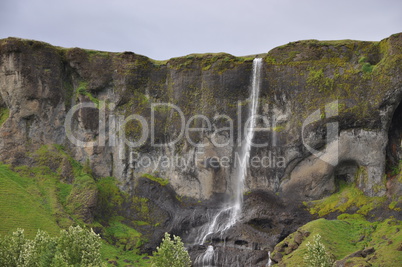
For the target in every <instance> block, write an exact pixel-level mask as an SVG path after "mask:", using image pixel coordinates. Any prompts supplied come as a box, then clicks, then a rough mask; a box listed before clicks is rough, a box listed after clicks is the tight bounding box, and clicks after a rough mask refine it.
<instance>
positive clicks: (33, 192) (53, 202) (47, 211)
mask: <svg viewBox="0 0 402 267" xmlns="http://www.w3.org/2000/svg"><path fill="white" fill-rule="evenodd" d="M48 178H49V177H46V178H43V177H36V178H35V179H32V178H28V177H23V176H21V175H19V174H18V173H16V172H13V171H11V170H10V169H9V168H8V166H6V165H3V164H1V165H0V214H1V215H0V217H1V223H0V234H1V235H4V234H9V233H11V232H12V231H13V230H15V229H16V228H17V227H18V228H23V229H25V234H26V235H27V236H29V237H34V236H35V234H36V232H37V230H38V229H41V230H45V231H47V232H49V233H51V234H58V233H59V231H60V227H59V226H58V224H57V222H56V219H55V216H54V214H55V213H57V207H56V206H57V199H56V186H55V185H56V181H55V179H48Z"/></svg>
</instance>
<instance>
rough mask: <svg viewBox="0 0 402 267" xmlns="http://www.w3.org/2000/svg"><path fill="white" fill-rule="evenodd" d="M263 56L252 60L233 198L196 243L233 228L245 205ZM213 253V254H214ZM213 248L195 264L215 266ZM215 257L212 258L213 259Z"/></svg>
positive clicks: (206, 227)
mask: <svg viewBox="0 0 402 267" xmlns="http://www.w3.org/2000/svg"><path fill="white" fill-rule="evenodd" d="M261 67H262V59H261V58H255V59H254V61H253V73H252V80H251V94H250V97H249V105H248V106H249V110H248V114H249V118H248V120H247V122H246V124H245V127H247V128H248V130H247V133H246V136H245V138H244V140H243V141H242V143H241V148H240V152H239V153H238V154H237V153H236V156H235V159H234V164H235V165H234V172H233V179H232V193H233V198H232V199H231V201H230V202H229V203H227V205H225V206H224V207H223V208H222V209H221V210H220V211H219V212H218V213H217V214H215V215H214V216H213V218H212V220H210V222H209V223H208V224H206V225H204V226H203V227H201V229H200V231H199V233H198V236H197V238H196V240H195V243H196V244H201V245H202V244H204V243H205V241H206V239H207V238H208V237H209V236H210V235H212V234H218V233H220V234H221V235H222V234H223V233H224V232H225V231H226V230H228V229H230V228H231V227H232V226H233V225H234V224H235V223H236V222H237V220H238V219H239V215H240V214H241V211H242V206H243V191H244V181H245V178H246V176H247V167H248V161H249V157H250V150H251V147H252V139H253V137H254V128H255V126H256V116H257V110H258V96H259V92H260V81H261ZM239 127H240V126H239ZM211 253H212V256H211ZM213 253H214V248H213V247H212V246H208V249H207V250H206V252H204V253H203V254H201V255H199V256H198V257H197V259H196V261H195V265H196V266H213V264H212V263H213ZM211 261H212V262H211Z"/></svg>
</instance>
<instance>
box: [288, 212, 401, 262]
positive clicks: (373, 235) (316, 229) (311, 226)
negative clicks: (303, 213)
mask: <svg viewBox="0 0 402 267" xmlns="http://www.w3.org/2000/svg"><path fill="white" fill-rule="evenodd" d="M339 219H340V220H326V219H318V220H315V221H312V222H310V223H308V224H306V225H304V226H302V227H301V228H300V230H302V231H308V232H310V235H309V236H308V237H307V238H306V239H305V240H304V241H303V243H302V244H301V245H300V247H299V248H298V249H297V250H295V251H293V252H292V253H290V254H289V255H286V256H285V257H284V259H283V261H282V263H283V264H286V265H287V266H300V263H302V262H303V255H304V254H305V253H306V244H307V242H312V239H313V236H314V235H316V234H320V235H321V236H322V240H321V241H322V242H323V244H324V245H325V247H326V248H327V251H329V252H330V253H331V254H332V255H333V256H334V257H335V258H336V260H340V259H343V258H344V257H346V256H348V255H350V254H352V253H354V252H356V251H359V250H363V249H365V248H369V247H374V249H375V250H376V251H375V253H374V254H372V255H369V256H368V257H367V258H366V259H364V260H365V261H367V262H368V263H370V264H372V266H401V265H400V264H401V263H402V252H401V251H398V250H397V249H398V248H399V247H400V246H401V244H402V232H401V231H400V229H401V227H402V223H401V222H400V221H396V220H393V219H387V220H385V221H383V222H373V223H371V222H368V221H366V220H365V219H364V218H362V217H359V216H354V215H352V216H348V215H341V216H340V217H339ZM292 238H293V234H292V235H291V236H289V237H288V238H287V239H292ZM283 242H286V239H285V240H284V241H283ZM361 260H362V259H361V258H360V259H358V258H352V259H350V260H348V262H349V263H350V264H352V263H355V264H357V262H359V261H361ZM301 266H303V265H301ZM350 266H354V265H350Z"/></svg>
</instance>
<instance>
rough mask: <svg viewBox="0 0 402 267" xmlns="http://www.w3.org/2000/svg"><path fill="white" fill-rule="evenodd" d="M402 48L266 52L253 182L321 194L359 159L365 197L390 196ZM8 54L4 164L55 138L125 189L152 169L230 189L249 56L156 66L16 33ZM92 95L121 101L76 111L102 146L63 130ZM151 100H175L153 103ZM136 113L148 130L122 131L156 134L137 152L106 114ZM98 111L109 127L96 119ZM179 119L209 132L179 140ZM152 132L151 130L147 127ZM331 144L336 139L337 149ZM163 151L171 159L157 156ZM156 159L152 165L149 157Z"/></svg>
mask: <svg viewBox="0 0 402 267" xmlns="http://www.w3.org/2000/svg"><path fill="white" fill-rule="evenodd" d="M400 47H401V35H394V36H391V37H390V38H387V39H384V40H383V41H381V42H376V43H374V42H357V41H339V42H319V41H315V40H311V41H303V42H295V43H289V44H288V45H285V46H282V47H278V48H276V49H274V50H272V51H270V52H269V53H268V54H267V55H266V56H265V57H264V61H265V62H264V67H263V80H262V87H261V88H262V92H261V96H260V105H259V114H261V115H262V116H263V117H264V119H263V120H261V121H260V126H261V128H264V130H262V131H260V132H259V133H258V134H257V135H256V140H261V141H260V142H256V143H260V144H264V145H263V147H261V148H256V149H254V150H253V151H252V153H251V157H253V156H256V155H258V156H260V158H261V159H262V158H263V157H264V156H266V157H267V158H265V162H264V163H265V164H264V166H262V164H260V166H257V165H255V168H253V167H251V172H250V173H249V175H248V177H247V181H246V187H247V189H256V188H259V189H261V188H264V189H267V190H273V191H275V192H277V191H283V192H284V193H286V192H287V191H292V190H293V189H292V188H298V189H297V190H296V191H302V192H303V194H304V195H305V196H308V197H320V196H322V195H323V194H325V193H331V192H333V191H334V190H335V187H334V181H335V180H336V177H334V174H337V173H338V172H339V171H341V172H342V171H343V170H344V169H345V168H343V167H342V166H343V165H345V166H349V165H353V166H355V167H358V168H363V169H364V172H362V173H364V175H360V177H359V178H358V179H359V180H358V181H357V183H358V184H359V186H360V187H361V188H362V189H363V190H364V191H365V192H366V193H367V194H369V195H375V194H380V195H381V194H383V193H384V192H385V186H384V181H383V175H384V168H385V158H386V157H385V147H386V145H387V132H388V128H389V125H390V121H391V118H392V114H393V111H394V110H395V109H396V107H397V105H398V104H399V100H400V98H401V96H400V82H401V74H400V73H401V72H400V64H399V63H400V62H401V48H400ZM0 52H1V61H0V63H1V67H0V69H1V74H0V85H1V91H0V93H1V99H0V104H1V106H2V107H3V108H7V109H9V117H8V119H7V120H6V121H5V122H4V124H3V125H2V128H1V134H2V138H1V144H0V150H1V160H2V161H8V162H13V163H15V164H19V163H23V162H24V161H26V160H28V159H27V158H26V157H25V156H24V155H25V154H26V151H27V149H28V150H33V149H37V148H38V146H40V145H42V144H48V143H56V144H63V145H65V146H66V147H68V148H69V150H70V151H71V153H72V155H73V156H74V157H75V158H76V159H77V160H79V161H81V162H85V161H86V159H89V161H90V163H91V167H93V169H94V172H95V174H96V175H97V176H111V175H114V176H116V177H118V178H119V179H120V180H121V181H122V182H123V187H124V188H125V189H128V187H125V185H129V184H130V183H131V182H132V181H133V180H135V179H136V177H139V176H140V175H142V174H144V173H151V174H152V173H153V174H157V175H158V176H160V177H163V178H167V179H169V180H170V181H171V183H172V185H173V187H174V188H175V190H176V192H177V193H178V194H180V195H185V196H190V197H194V198H209V197H210V196H211V194H213V193H224V192H227V189H228V187H230V173H231V168H232V167H231V166H229V165H233V164H232V163H233V162H234V161H235V160H236V158H235V156H236V153H235V152H236V149H238V144H239V138H241V136H240V135H241V133H242V130H243V127H244V124H245V122H246V120H247V116H248V114H247V109H246V108H245V106H246V104H247V98H248V96H249V86H250V77H251V59H250V58H236V57H233V56H231V55H227V54H217V55H189V56H186V57H182V58H176V59H171V60H169V61H167V62H156V61H153V60H150V59H148V58H146V57H143V56H140V55H136V54H133V53H130V52H125V53H115V54H114V53H107V52H98V51H89V50H82V49H79V48H73V49H64V48H58V47H53V46H50V45H48V44H45V43H40V42H35V41H27V40H20V39H14V38H8V39H4V40H2V41H1V46H0ZM88 101H89V102H91V101H92V102H94V103H96V104H97V105H98V104H99V101H101V102H102V101H105V102H106V103H107V104H106V105H108V104H110V103H113V104H115V106H114V107H112V108H113V109H111V108H110V106H107V107H106V108H105V112H104V114H103V115H102V114H101V113H102V112H101V113H99V112H98V111H97V110H96V109H94V108H81V109H80V110H79V111H77V112H76V114H75V115H74V116H73V119H71V121H72V131H73V136H75V137H76V138H77V139H79V140H81V141H88V140H91V141H92V140H95V141H98V142H99V136H101V137H102V133H103V132H105V141H104V142H103V143H104V144H102V141H100V143H98V144H99V145H97V146H93V147H79V146H75V145H73V144H71V142H70V141H69V139H68V138H67V137H66V130H65V127H64V123H65V118H66V114H67V112H68V111H69V110H70V108H71V107H72V106H74V105H76V104H78V103H83V102H88ZM334 101H337V102H334ZM155 103H170V104H174V105H175V106H176V108H174V107H173V108H172V107H171V106H167V105H161V106H157V107H153V108H151V105H152V104H155ZM98 107H99V106H98ZM100 108H102V107H100ZM178 110H180V112H181V114H180V113H179V112H178ZM317 110H320V111H317ZM152 111H153V113H154V114H152V113H151V112H152ZM314 112H316V113H314ZM317 112H318V113H317ZM325 112H326V113H325ZM313 113H314V115H312V114H313ZM133 114H137V115H140V116H142V117H143V118H144V119H145V120H146V122H147V123H148V125H142V126H144V127H141V125H140V123H139V121H137V120H136V118H134V119H133V120H131V121H128V123H127V124H126V125H125V127H124V128H125V134H126V136H127V138H126V139H127V140H129V141H133V142H135V141H138V140H139V139H140V137H141V136H144V137H148V139H146V141H145V142H144V144H143V145H141V146H139V145H135V146H134V147H132V148H130V147H129V146H127V145H123V144H122V139H121V138H119V137H118V136H117V137H116V136H113V134H109V133H111V132H112V129H111V128H110V127H115V125H116V124H117V123H119V120H116V122H110V115H114V116H115V117H117V116H118V115H120V116H121V115H122V116H124V119H126V118H127V117H128V116H130V115H133ZM326 114H327V115H326ZM195 115H198V116H197V117H194V116H195ZM201 115H202V116H205V117H201ZM328 115H330V116H328ZM99 116H101V117H100V119H102V118H103V117H104V119H105V122H106V123H101V124H99V123H98V121H97V118H99ZM181 116H183V117H181ZM309 116H310V117H309ZM317 116H318V117H317ZM151 118H153V119H154V125H151V122H152V121H151ZM334 122H335V123H337V125H335V126H337V127H338V128H339V132H340V134H339V138H338V140H335V139H333V140H327V139H328V138H327V136H326V131H327V128H328V127H327V126H328V125H329V124H331V123H332V124H331V125H334ZM141 123H142V122H141ZM182 123H185V124H187V123H188V125H187V126H188V127H192V128H197V127H202V128H204V130H202V131H201V130H198V131H197V130H195V131H188V132H185V133H184V134H187V133H188V137H187V138H186V136H185V135H183V136H182V138H177V137H180V136H179V135H180V131H181V130H185V129H186V127H185V126H186V125H185V124H184V125H182ZM208 123H210V125H208ZM112 124H113V125H112ZM145 126H147V127H145ZM145 128H147V129H148V130H149V133H148V136H145V135H142V133H143V132H142V130H144V129H145ZM239 129H240V130H239ZM302 130H303V134H304V136H302V135H301V134H302ZM151 133H152V134H154V135H153V138H154V142H155V143H157V144H160V143H164V144H167V143H169V142H171V141H174V142H175V143H174V144H170V145H168V146H164V147H156V146H153V145H152V144H151V141H152V140H151V137H152V136H151ZM239 133H240V134H239ZM110 138H112V139H113V138H114V139H116V141H115V142H113V140H110ZM334 140H335V141H338V145H337V146H334V148H331V144H330V143H331V142H332V143H333V141H334ZM176 141H177V142H176ZM326 143H328V144H326ZM196 144H197V145H196ZM199 144H203V145H204V147H200V146H199ZM197 146H198V147H197ZM312 149H314V150H316V152H317V151H318V152H323V151H324V152H325V151H326V150H325V149H327V150H330V149H337V153H338V156H339V157H338V159H337V160H336V161H334V162H325V161H329V160H325V159H324V161H322V160H316V158H317V157H316V156H317V155H312V153H311V151H313V150H312ZM130 154H131V158H130ZM313 154H318V153H313ZM330 154H331V155H333V154H334V152H333V151H332V152H330ZM319 156H321V158H322V155H319ZM213 157H216V158H217V159H218V160H222V158H224V157H227V158H228V159H229V161H230V164H227V165H225V166H223V164H222V162H220V163H221V164H220V166H218V167H217V168H212V167H213V166H209V165H208V164H207V162H209V160H210V159H211V158H213ZM167 158H168V159H169V160H170V164H168V163H167V161H166V162H165V164H163V165H162V164H160V163H162V161H160V160H161V159H167ZM177 158H178V159H179V161H180V160H187V161H186V162H184V163H185V164H186V166H185V167H181V166H177V164H171V163H172V162H171V161H172V159H177ZM148 159H150V160H151V164H145V163H146V162H145V160H148ZM224 159H226V158H224ZM134 160H137V162H133V161H134ZM141 160H142V161H144V162H138V161H141ZM158 160H159V165H158V166H157V163H158ZM135 163H137V164H135ZM140 163H142V164H140ZM184 163H183V164H184ZM130 164H131V166H130ZM134 165H135V166H134ZM148 165H149V166H148ZM168 165H172V166H168ZM173 165H176V166H173ZM228 166H229V167H228ZM267 166H268V167H267ZM337 166H338V167H337ZM130 167H131V168H130ZM132 167H134V168H132ZM346 169H356V168H346ZM338 170H339V171H338ZM352 176H353V175H352ZM302 188H303V189H302Z"/></svg>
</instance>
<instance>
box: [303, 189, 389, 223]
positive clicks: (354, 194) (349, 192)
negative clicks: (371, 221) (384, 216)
mask: <svg viewBox="0 0 402 267" xmlns="http://www.w3.org/2000/svg"><path fill="white" fill-rule="evenodd" d="M385 201H386V197H368V196H366V195H365V194H364V193H363V192H362V191H361V190H360V189H358V188H357V187H356V186H355V185H350V184H345V183H341V184H340V190H339V192H337V193H334V194H332V195H331V196H329V197H326V198H324V199H320V200H315V201H311V202H309V203H306V204H307V206H308V209H309V211H310V213H311V214H317V215H318V216H320V217H322V216H325V215H328V214H330V213H332V212H346V211H348V210H350V209H357V213H358V214H362V215H367V214H368V213H369V212H370V211H371V210H373V209H374V208H376V207H379V206H381V205H382V204H383V203H384V202H385Z"/></svg>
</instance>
